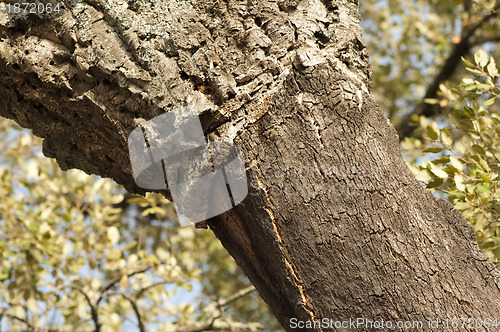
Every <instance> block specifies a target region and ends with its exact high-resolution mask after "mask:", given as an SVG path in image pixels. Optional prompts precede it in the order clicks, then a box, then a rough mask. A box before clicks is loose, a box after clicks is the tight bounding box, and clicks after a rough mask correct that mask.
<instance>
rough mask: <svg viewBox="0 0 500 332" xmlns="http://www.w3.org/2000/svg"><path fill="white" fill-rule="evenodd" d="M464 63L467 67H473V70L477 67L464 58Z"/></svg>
mask: <svg viewBox="0 0 500 332" xmlns="http://www.w3.org/2000/svg"><path fill="white" fill-rule="evenodd" d="M462 61H463V62H464V63H465V65H466V66H467V67H471V68H473V67H475V66H474V64H473V63H472V62H470V61H469V60H467V59H465V58H464V57H462Z"/></svg>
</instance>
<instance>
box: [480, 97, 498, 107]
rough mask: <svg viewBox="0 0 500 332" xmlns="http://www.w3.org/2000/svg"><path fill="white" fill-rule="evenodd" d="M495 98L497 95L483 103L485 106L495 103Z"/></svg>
mask: <svg viewBox="0 0 500 332" xmlns="http://www.w3.org/2000/svg"><path fill="white" fill-rule="evenodd" d="M495 99H496V97H493V98H490V99H488V100H486V101H485V102H483V104H482V105H483V106H491V105H493V104H494V103H495Z"/></svg>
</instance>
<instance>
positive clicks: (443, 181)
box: [0, 0, 500, 332]
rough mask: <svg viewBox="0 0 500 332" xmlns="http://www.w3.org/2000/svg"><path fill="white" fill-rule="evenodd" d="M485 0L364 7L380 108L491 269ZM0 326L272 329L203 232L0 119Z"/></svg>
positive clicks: (498, 123) (368, 1) (493, 219)
mask: <svg viewBox="0 0 500 332" xmlns="http://www.w3.org/2000/svg"><path fill="white" fill-rule="evenodd" d="M499 8H500V5H499V3H498V2H497V1H491V0H477V1H474V0H463V1H462V0H451V1H438V0H391V1H389V0H365V1H362V2H361V13H362V18H363V26H364V28H365V33H364V42H365V44H366V45H367V47H368V49H369V52H370V56H371V61H372V64H373V86H372V90H373V92H374V95H375V98H376V100H377V102H378V103H379V106H380V108H381V109H382V110H383V111H384V112H385V113H386V115H387V117H388V118H389V119H390V120H391V122H392V123H393V124H394V125H395V127H396V128H397V129H398V131H399V133H400V137H401V147H402V152H403V155H404V157H405V159H406V160H407V162H408V164H409V166H410V168H411V169H412V171H413V172H414V173H415V175H416V176H417V178H418V179H419V181H421V182H422V185H423V186H426V187H427V188H429V189H430V190H432V191H434V192H435V194H436V195H438V196H440V197H444V198H447V199H449V200H450V201H451V202H453V203H454V204H455V207H456V208H457V209H459V210H461V211H462V212H463V213H464V215H465V217H466V218H467V219H468V221H469V222H470V223H471V224H472V225H473V226H474V230H475V232H476V235H477V238H478V240H479V244H480V245H481V247H482V248H483V249H485V250H486V251H487V253H488V255H489V257H490V258H491V259H492V260H493V261H496V262H497V263H499V262H500V234H499V232H500V210H499V206H500V204H499V199H500V194H499V180H500V178H499V170H498V166H499V158H500V151H499V149H500V147H499V143H500V142H499V137H500V135H499V134H500V118H499V110H498V108H499V107H498V97H499V85H498V80H499V75H498V66H497V64H496V60H498V59H499V49H498V41H499V40H500V27H499V25H500V21H499V17H498V9H499ZM0 151H2V153H1V154H0V197H1V198H2V199H1V200H0V330H1V331H27V330H29V331H105V332H107V331H211V330H213V331H231V330H233V331H234V330H237V331H257V330H264V331H279V330H282V329H281V328H280V327H279V326H278V324H277V322H276V320H275V319H274V317H273V316H272V314H271V313H270V312H269V309H268V308H267V306H266V305H265V304H264V303H263V301H262V300H261V299H260V297H259V296H258V295H257V294H256V292H255V291H254V290H253V288H252V286H251V284H250V282H249V281H248V279H247V278H246V277H245V276H244V275H243V274H242V273H241V271H240V270H239V269H238V267H237V266H236V264H235V263H234V261H233V260H232V258H231V257H230V256H229V255H228V254H227V252H226V251H225V250H224V248H222V246H221V244H220V242H219V241H218V240H217V239H215V237H214V236H213V235H212V234H211V232H209V231H205V230H197V229H194V227H190V226H188V227H183V228H179V227H178V226H177V224H176V221H177V220H176V215H175V210H174V208H173V206H172V204H171V203H170V202H168V201H167V200H165V199H164V198H162V197H161V196H159V195H155V194H148V195H146V196H145V197H140V196H135V195H131V194H129V193H127V192H126V191H125V190H124V189H123V188H121V187H119V186H118V185H116V184H115V183H114V182H113V181H111V180H108V179H101V178H99V177H97V176H89V175H87V174H85V173H83V172H81V171H78V170H71V171H68V172H62V171H61V170H60V169H59V168H58V166H57V164H56V162H55V161H54V160H51V159H47V158H44V157H43V156H42V154H41V140H40V139H38V138H35V137H33V136H32V135H31V134H30V133H29V132H27V131H26V130H23V129H21V128H19V127H18V126H17V125H16V124H14V123H12V122H10V121H7V120H1V121H0Z"/></svg>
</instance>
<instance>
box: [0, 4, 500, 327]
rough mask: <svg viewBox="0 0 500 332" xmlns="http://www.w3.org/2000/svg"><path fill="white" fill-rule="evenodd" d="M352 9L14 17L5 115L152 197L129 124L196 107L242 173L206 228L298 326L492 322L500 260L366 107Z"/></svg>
mask: <svg viewBox="0 0 500 332" xmlns="http://www.w3.org/2000/svg"><path fill="white" fill-rule="evenodd" d="M357 5H358V4H357V1H355V0H351V1H340V0H339V1H326V0H325V1H319V0H311V1H309V2H308V1H278V2H269V1H230V0H226V1H200V2H195V1H185V2H172V1H157V2H145V1H143V2H139V1H137V2H134V1H131V2H129V3H128V9H125V8H124V7H123V5H122V7H119V6H118V2H115V1H106V2H101V1H95V0H92V1H89V3H88V4H87V3H85V4H83V3H82V4H79V5H77V6H75V7H73V8H71V10H70V9H68V10H66V12H65V13H63V14H62V15H61V16H59V17H58V18H54V19H50V20H47V19H35V18H33V17H28V18H27V19H26V21H22V19H16V18H12V19H11V20H10V21H9V20H7V19H6V18H5V17H4V18H1V19H0V24H1V27H0V100H1V101H2V107H1V108H0V115H2V116H6V117H9V118H13V119H15V120H16V121H17V122H18V123H19V124H20V125H22V126H24V127H27V128H31V129H32V130H33V132H34V133H35V134H36V135H38V136H41V137H44V138H45V140H44V153H45V154H46V155H47V156H49V157H54V158H56V159H57V161H58V163H59V165H60V166H61V168H63V169H68V168H79V169H82V170H84V171H86V172H88V173H94V174H99V175H101V176H104V177H111V178H113V179H114V180H115V181H117V182H118V183H120V184H122V185H123V186H125V188H126V189H127V190H129V191H131V192H136V193H142V192H143V190H141V189H140V188H138V187H137V186H136V185H135V184H134V181H133V177H132V174H131V167H130V162H129V156H128V150H127V137H128V134H129V133H130V132H131V131H132V130H133V129H134V128H135V127H136V125H137V123H139V122H140V121H142V120H149V119H151V118H153V117H155V116H157V115H159V114H162V113H163V112H166V111H169V110H171V109H173V108H177V107H180V106H183V105H186V104H190V105H195V107H197V108H198V109H199V110H200V112H201V119H202V124H203V127H204V130H205V133H206V135H207V136H209V137H210V138H211V139H213V140H223V141H232V140H234V142H235V143H236V144H238V145H239V146H240V147H241V150H242V152H243V155H244V157H245V162H246V165H247V171H248V172H247V175H248V179H249V191H250V194H249V196H248V197H247V198H246V199H245V201H244V202H243V203H242V204H240V205H239V206H237V207H236V208H235V209H233V210H231V211H229V212H227V213H225V214H223V215H221V216H219V217H216V218H214V219H212V220H210V221H209V226H210V228H211V229H212V230H213V231H214V233H215V234H216V235H217V237H218V238H219V239H220V240H221V242H222V243H223V245H224V246H225V247H226V248H227V250H228V251H229V252H230V254H231V255H232V256H233V257H234V258H235V260H236V261H237V262H238V264H239V265H240V267H241V268H242V269H243V271H244V272H245V273H246V275H247V276H248V277H249V278H250V280H251V281H252V282H253V283H254V285H255V286H256V288H257V289H258V290H259V292H260V294H261V295H262V297H263V298H264V299H265V300H266V301H267V302H268V303H269V304H270V306H271V308H272V310H273V312H274V313H275V315H276V317H277V318H278V320H279V321H280V323H281V324H282V325H283V326H284V327H285V329H287V330H291V327H290V319H291V318H297V319H299V320H302V321H305V320H314V319H323V318H328V319H333V320H346V319H349V318H351V319H356V318H358V317H365V318H369V319H384V320H393V321H396V320H411V321H415V320H421V321H427V320H430V319H435V318H440V319H446V318H448V319H452V318H461V317H464V318H465V317H472V318H490V319H494V318H499V317H498V316H499V313H500V310H499V309H500V300H499V299H500V296H499V295H500V291H499V285H500V284H499V282H500V277H499V274H498V270H496V269H495V267H494V266H493V265H492V264H491V263H490V262H488V261H487V259H486V257H485V255H484V254H483V253H482V252H481V251H480V250H479V249H478V247H477V244H476V242H475V239H474V234H473V232H472V230H471V228H470V226H469V225H467V223H466V222H465V220H464V219H463V217H462V216H461V215H460V214H459V213H458V212H456V211H455V210H453V209H452V207H451V205H450V204H448V203H447V202H445V201H442V200H438V199H436V198H435V197H433V196H432V195H431V194H430V193H429V192H427V191H425V190H424V189H422V188H421V187H420V185H419V184H418V182H417V181H416V180H415V179H414V177H413V176H412V174H411V173H410V171H409V170H408V168H407V167H406V165H405V163H404V162H403V160H402V158H401V155H400V152H399V146H398V137H397V134H396V131H395V130H394V128H393V127H392V126H391V125H390V124H388V122H387V120H386V119H385V118H384V117H383V115H382V112H381V111H380V110H379V109H378V107H377V106H376V104H375V102H374V101H373V98H372V96H371V94H370V91H369V84H370V75H371V72H370V68H369V63H368V58H367V55H366V51H365V48H364V46H363V44H362V42H361V41H360V40H361V30H360V24H359V15H358V8H357ZM2 20H3V21H2ZM165 194H166V195H168V193H165ZM424 329H425V328H424ZM302 330H306V329H302ZM313 330H318V331H319V330H321V329H320V328H316V329H313ZM327 330H331V329H328V328H325V329H323V331H327ZM441 330H446V329H441ZM479 330H480V329H479Z"/></svg>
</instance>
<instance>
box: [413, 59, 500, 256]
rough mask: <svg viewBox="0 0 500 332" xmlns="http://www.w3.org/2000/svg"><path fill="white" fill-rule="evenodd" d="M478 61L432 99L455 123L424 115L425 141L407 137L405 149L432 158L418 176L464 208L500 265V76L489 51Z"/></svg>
mask: <svg viewBox="0 0 500 332" xmlns="http://www.w3.org/2000/svg"><path fill="white" fill-rule="evenodd" d="M474 60H475V64H472V63H471V62H469V61H467V60H464V62H465V64H466V65H467V70H468V71H469V72H470V73H471V75H473V76H472V77H466V78H464V79H463V80H462V83H461V84H460V85H459V86H457V87H454V88H448V87H447V86H445V85H442V86H441V91H442V99H441V100H437V99H432V100H427V102H429V103H435V104H440V105H442V106H448V107H449V112H448V116H449V123H450V124H451V126H448V125H441V126H440V124H439V123H438V121H429V120H428V119H427V118H424V117H422V118H421V119H420V126H421V128H422V130H423V132H424V140H423V141H421V140H419V139H416V138H413V139H407V140H406V141H405V142H404V143H403V147H404V148H406V149H407V150H409V149H412V150H413V151H412V152H413V154H414V155H419V154H421V153H425V154H427V155H428V156H429V157H430V159H431V160H429V161H427V162H425V163H423V165H422V166H418V167H417V166H415V165H412V166H411V168H412V170H413V171H414V173H415V175H416V176H417V178H418V179H419V180H420V181H422V182H423V183H425V184H426V185H427V188H430V189H432V190H436V191H438V192H441V193H443V194H445V195H446V196H447V197H448V199H449V200H450V201H451V202H452V203H454V205H455V208H457V209H458V210H460V211H462V213H463V214H464V216H465V217H466V218H467V219H468V221H469V222H470V223H471V224H472V225H473V226H474V230H475V232H476V237H477V239H478V242H479V245H480V246H481V247H482V248H483V249H485V250H486V252H487V253H488V255H489V256H490V258H491V259H492V260H493V261H494V262H496V263H500V173H499V166H500V113H499V107H498V104H499V103H498V101H499V98H500V84H498V83H496V81H497V80H498V78H499V77H500V75H499V73H498V69H497V65H496V63H495V61H494V59H493V57H491V58H489V57H488V55H487V53H486V51H484V50H483V49H480V50H478V51H477V52H476V53H475V54H474ZM436 155H437V156H436Z"/></svg>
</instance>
